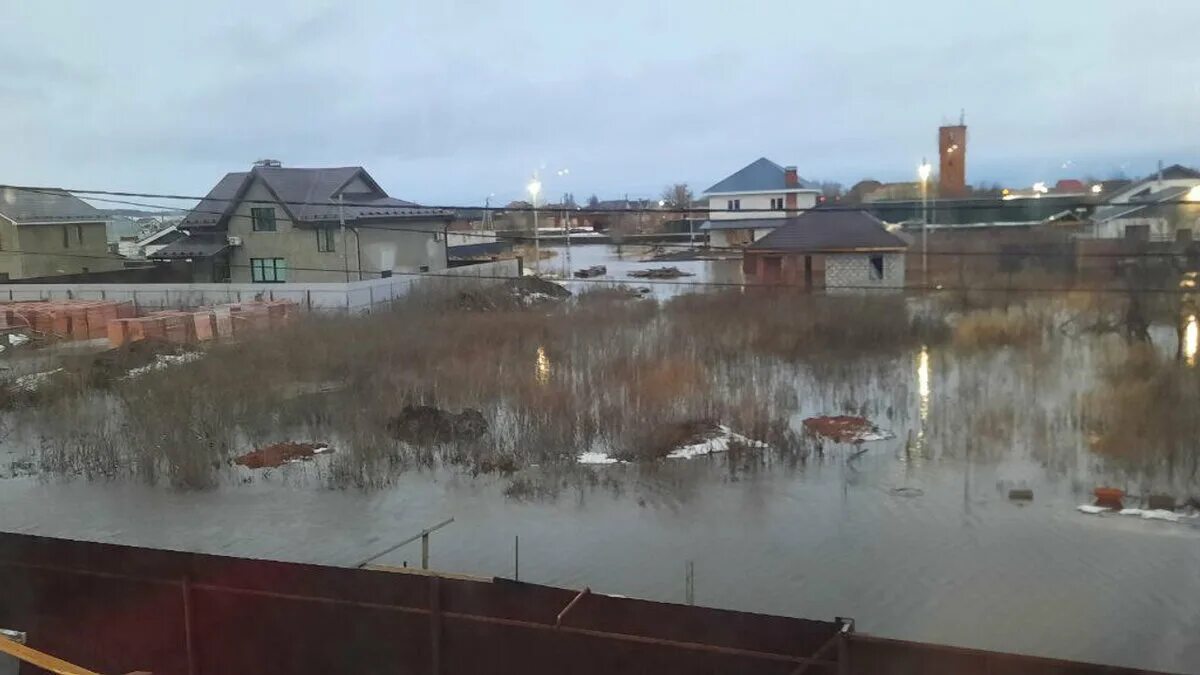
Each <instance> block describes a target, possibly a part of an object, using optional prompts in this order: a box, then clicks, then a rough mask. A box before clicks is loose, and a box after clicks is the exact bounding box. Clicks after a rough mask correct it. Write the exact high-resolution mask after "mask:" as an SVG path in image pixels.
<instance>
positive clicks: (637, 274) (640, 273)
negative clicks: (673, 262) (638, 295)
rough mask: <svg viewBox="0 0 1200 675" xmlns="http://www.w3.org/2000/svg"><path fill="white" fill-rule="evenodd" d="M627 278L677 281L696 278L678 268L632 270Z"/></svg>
mask: <svg viewBox="0 0 1200 675" xmlns="http://www.w3.org/2000/svg"><path fill="white" fill-rule="evenodd" d="M629 276H631V277H633V278H634V279H678V278H680V277H692V276H696V275H694V274H692V273H691V272H684V271H683V270H681V269H679V268H678V267H654V268H650V269H644V270H634V271H632V272H630V273H629Z"/></svg>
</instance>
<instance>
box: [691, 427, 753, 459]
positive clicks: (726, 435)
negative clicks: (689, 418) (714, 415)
mask: <svg viewBox="0 0 1200 675" xmlns="http://www.w3.org/2000/svg"><path fill="white" fill-rule="evenodd" d="M717 429H718V430H719V431H720V433H718V434H717V435H715V436H713V437H712V438H710V439H708V440H705V441H700V442H699V443H692V444H691V445H684V446H682V447H679V448H676V449H674V450H672V451H671V452H669V453H667V459H692V458H693V457H700V456H701V455H711V454H713V453H714V452H726V451H728V450H729V446H730V445H734V444H737V445H742V446H744V447H747V448H765V447H767V444H766V443H763V442H762V441H756V440H754V439H752V438H746V437H745V436H743V435H741V434H739V433H735V432H734V431H733V430H732V429H730V428H729V427H727V426H725V425H724V424H722V425H719V426H718V427H717Z"/></svg>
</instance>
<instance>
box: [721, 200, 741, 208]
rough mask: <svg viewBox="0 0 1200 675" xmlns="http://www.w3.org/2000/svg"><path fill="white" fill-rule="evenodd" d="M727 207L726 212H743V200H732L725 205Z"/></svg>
mask: <svg viewBox="0 0 1200 675" xmlns="http://www.w3.org/2000/svg"><path fill="white" fill-rule="evenodd" d="M725 207H726V210H728V211H741V210H742V200H740V199H730V200H729V201H728V202H727V203H726V204H725Z"/></svg>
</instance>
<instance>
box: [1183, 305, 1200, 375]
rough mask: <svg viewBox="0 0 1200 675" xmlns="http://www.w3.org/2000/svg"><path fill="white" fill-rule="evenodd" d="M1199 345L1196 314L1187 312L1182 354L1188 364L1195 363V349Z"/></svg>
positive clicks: (1199, 329)
mask: <svg viewBox="0 0 1200 675" xmlns="http://www.w3.org/2000/svg"><path fill="white" fill-rule="evenodd" d="M1198 347H1200V323H1197V320H1196V315H1195V314H1189V315H1188V317H1187V325H1185V326H1184V328H1183V356H1184V359H1185V360H1186V361H1187V364H1188V365H1189V366H1195V365H1196V350H1197V348H1198Z"/></svg>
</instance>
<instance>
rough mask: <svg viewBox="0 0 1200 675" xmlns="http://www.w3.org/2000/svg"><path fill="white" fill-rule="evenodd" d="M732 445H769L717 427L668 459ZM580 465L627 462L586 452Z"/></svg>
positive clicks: (712, 450)
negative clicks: (710, 434)
mask: <svg viewBox="0 0 1200 675" xmlns="http://www.w3.org/2000/svg"><path fill="white" fill-rule="evenodd" d="M732 445H741V446H743V447H747V448H766V447H767V444H766V443H763V442H762V441H756V440H754V439H752V438H747V437H746V436H743V435H741V434H739V433H736V432H735V431H733V430H732V429H730V428H729V427H727V426H725V425H723V424H722V425H718V426H717V433H715V434H714V435H713V436H712V438H709V439H707V440H703V441H699V442H696V443H691V444H688V445H682V446H680V447H678V448H675V449H674V450H672V451H671V452H669V453H667V459H692V458H694V457H701V456H703V455H711V454H713V453H716V452H727V451H728V450H729V448H730V446H732ZM575 461H577V462H579V463H580V464H600V465H603V464H624V463H625V462H624V461H622V460H619V459H617V458H616V457H611V456H609V455H607V454H605V453H603V452H585V453H583V454H581V455H579V456H578V457H576V458H575Z"/></svg>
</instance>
